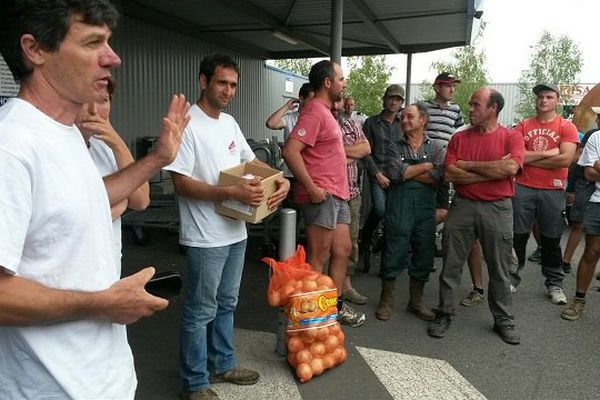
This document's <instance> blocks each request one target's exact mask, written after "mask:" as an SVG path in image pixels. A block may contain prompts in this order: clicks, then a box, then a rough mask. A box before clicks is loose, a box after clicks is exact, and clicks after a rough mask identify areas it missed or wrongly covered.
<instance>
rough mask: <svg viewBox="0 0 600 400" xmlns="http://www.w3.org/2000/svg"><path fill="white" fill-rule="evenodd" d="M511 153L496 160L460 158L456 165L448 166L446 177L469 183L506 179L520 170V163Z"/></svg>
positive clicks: (459, 182)
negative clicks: (466, 159)
mask: <svg viewBox="0 0 600 400" xmlns="http://www.w3.org/2000/svg"><path fill="white" fill-rule="evenodd" d="M510 157H511V154H510V153H509V154H506V155H505V156H504V157H502V159H500V160H495V161H465V160H458V161H457V162H456V163H455V164H454V165H448V166H446V169H445V173H444V178H445V179H446V180H447V181H449V182H453V183H458V184H469V183H477V182H484V181H493V180H498V179H504V178H506V177H509V176H515V175H516V174H517V173H518V172H519V164H518V163H517V162H516V161H515V160H513V159H512V158H510Z"/></svg>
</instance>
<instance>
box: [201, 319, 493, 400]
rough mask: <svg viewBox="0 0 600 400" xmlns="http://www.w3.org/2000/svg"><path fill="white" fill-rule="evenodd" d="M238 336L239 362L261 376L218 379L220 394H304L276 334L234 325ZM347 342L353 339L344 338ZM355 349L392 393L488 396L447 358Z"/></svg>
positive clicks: (240, 397)
mask: <svg viewBox="0 0 600 400" xmlns="http://www.w3.org/2000/svg"><path fill="white" fill-rule="evenodd" d="M235 341H236V355H237V357H238V361H239V363H240V365H241V366H243V367H246V368H252V369H255V370H257V371H259V372H260V375H261V377H260V381H259V382H258V383H257V384H256V385H251V386H237V385H232V384H226V383H224V384H216V385H214V386H213V389H214V390H215V391H216V392H217V393H218V394H219V396H220V397H221V398H223V399H227V400H249V399H276V400H302V396H301V394H300V392H299V391H298V385H297V383H296V382H297V381H296V379H295V377H294V374H293V371H292V370H291V369H290V368H289V367H288V365H287V360H286V358H285V357H280V356H278V355H277V354H276V352H275V350H274V349H275V335H274V334H272V333H266V332H259V331H251V330H245V329H236V330H235ZM346 346H351V345H350V344H349V343H346ZM356 350H358V353H359V354H360V356H361V357H362V358H363V359H364V360H365V361H366V363H367V364H368V366H369V367H370V368H371V369H372V370H373V372H374V373H375V376H376V377H377V379H379V381H380V382H381V384H382V385H383V386H384V387H385V388H386V390H387V391H388V392H389V393H390V395H391V396H392V398H393V399H396V400H405V399H406V400H412V399H419V400H485V396H483V395H482V394H481V393H480V392H479V391H477V389H475V387H473V385H471V384H470V383H469V382H468V381H467V380H466V379H465V378H463V377H462V375H460V374H459V373H458V372H457V371H456V370H455V369H454V368H452V366H451V365H450V364H448V363H447V362H446V361H443V360H436V359H431V358H425V357H418V356H413V355H408V354H402V353H394V352H390V351H383V350H376V349H370V348H365V347H359V346H357V347H356ZM320 378H321V379H323V378H326V376H325V375H324V376H323V377H320ZM332 400H334V399H332Z"/></svg>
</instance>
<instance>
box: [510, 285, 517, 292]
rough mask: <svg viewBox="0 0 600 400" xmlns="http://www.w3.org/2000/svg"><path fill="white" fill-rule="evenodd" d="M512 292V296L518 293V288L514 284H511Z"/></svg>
mask: <svg viewBox="0 0 600 400" xmlns="http://www.w3.org/2000/svg"><path fill="white" fill-rule="evenodd" d="M510 292H511V293H512V294H515V293H517V287H516V286H513V284H512V283H511V284H510Z"/></svg>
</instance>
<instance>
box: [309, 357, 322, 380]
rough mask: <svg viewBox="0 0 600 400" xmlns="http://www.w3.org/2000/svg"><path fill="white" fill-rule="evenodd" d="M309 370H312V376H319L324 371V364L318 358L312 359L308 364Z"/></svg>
mask: <svg viewBox="0 0 600 400" xmlns="http://www.w3.org/2000/svg"><path fill="white" fill-rule="evenodd" d="M310 369H311V370H312V373H313V376H317V375H321V374H322V373H323V371H324V370H325V364H324V363H323V360H322V359H320V358H313V359H312V361H311V362H310Z"/></svg>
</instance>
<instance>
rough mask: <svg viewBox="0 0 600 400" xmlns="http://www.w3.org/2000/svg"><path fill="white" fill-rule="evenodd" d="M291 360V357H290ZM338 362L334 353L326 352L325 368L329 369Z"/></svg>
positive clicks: (324, 358)
mask: <svg viewBox="0 0 600 400" xmlns="http://www.w3.org/2000/svg"><path fill="white" fill-rule="evenodd" d="M288 360H289V358H288ZM335 364H336V359H335V357H334V356H333V355H332V354H326V355H325V357H323V365H324V367H325V369H329V368H333V367H335Z"/></svg>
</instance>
